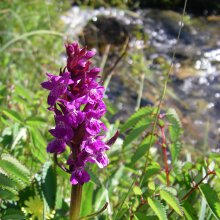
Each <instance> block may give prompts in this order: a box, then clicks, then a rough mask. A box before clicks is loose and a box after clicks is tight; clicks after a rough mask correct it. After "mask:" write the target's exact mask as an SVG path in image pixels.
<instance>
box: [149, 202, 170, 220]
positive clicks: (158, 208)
mask: <svg viewBox="0 0 220 220" xmlns="http://www.w3.org/2000/svg"><path fill="white" fill-rule="evenodd" d="M148 203H149V206H150V207H151V208H152V209H153V211H154V212H155V214H156V215H157V217H158V218H159V219H160V220H167V214H166V210H165V208H164V206H163V205H162V204H161V203H160V202H159V201H158V200H156V199H151V198H148Z"/></svg>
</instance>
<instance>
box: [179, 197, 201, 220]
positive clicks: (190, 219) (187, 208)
mask: <svg viewBox="0 0 220 220" xmlns="http://www.w3.org/2000/svg"><path fill="white" fill-rule="evenodd" d="M182 208H183V212H184V214H185V217H186V219H187V220H198V217H197V213H196V210H195V209H194V208H193V206H192V205H191V204H189V203H188V202H187V201H185V202H184V204H183V206H182Z"/></svg>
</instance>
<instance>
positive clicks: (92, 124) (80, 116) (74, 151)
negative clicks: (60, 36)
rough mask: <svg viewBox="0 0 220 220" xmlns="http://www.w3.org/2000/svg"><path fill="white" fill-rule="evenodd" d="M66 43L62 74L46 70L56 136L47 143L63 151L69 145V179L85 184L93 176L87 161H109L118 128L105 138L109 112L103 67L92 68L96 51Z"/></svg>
mask: <svg viewBox="0 0 220 220" xmlns="http://www.w3.org/2000/svg"><path fill="white" fill-rule="evenodd" d="M65 47H66V53H67V65H66V67H65V68H64V69H63V70H61V71H60V75H59V76H56V75H53V74H50V73H47V78H48V81H46V82H43V83H42V84H41V85H42V87H43V88H45V89H47V90H49V91H50V93H49V95H48V99H47V102H48V105H49V106H50V107H49V108H48V109H49V110H50V111H53V112H54V118H55V124H56V125H55V128H53V129H50V130H49V131H50V133H51V134H52V135H53V136H54V140H52V141H51V142H50V143H49V144H48V146H47V152H49V153H54V154H55V155H57V154H61V153H63V152H64V151H65V150H66V146H69V148H70V151H71V153H70V156H69V159H68V161H67V165H69V169H68V171H69V172H70V173H71V177H70V182H71V184H73V185H76V184H80V185H83V184H84V183H85V182H88V181H89V180H90V176H89V174H88V173H87V171H86V170H85V167H86V165H87V163H96V164H97V165H98V166H99V167H100V168H103V167H105V166H107V165H108V163H109V160H108V157H107V155H106V153H105V152H106V151H107V150H109V148H110V146H111V145H112V144H113V143H114V142H115V141H116V139H117V137H118V132H116V134H115V135H114V136H113V137H112V138H111V139H110V140H109V141H107V142H104V138H105V135H104V134H103V133H104V131H106V130H107V128H106V126H105V124H104V123H103V122H102V121H101V120H100V119H101V117H102V116H103V115H104V114H105V112H106V106H105V103H104V102H103V100H102V99H103V96H104V87H103V86H102V85H100V83H99V82H98V81H97V79H98V78H100V76H99V72H100V69H99V68H97V67H93V68H91V67H90V66H91V62H90V61H89V60H90V59H91V58H92V57H93V56H94V55H95V52H93V51H89V50H87V49H86V48H80V47H79V45H78V44H77V43H72V44H67V45H65ZM66 170H67V169H66Z"/></svg>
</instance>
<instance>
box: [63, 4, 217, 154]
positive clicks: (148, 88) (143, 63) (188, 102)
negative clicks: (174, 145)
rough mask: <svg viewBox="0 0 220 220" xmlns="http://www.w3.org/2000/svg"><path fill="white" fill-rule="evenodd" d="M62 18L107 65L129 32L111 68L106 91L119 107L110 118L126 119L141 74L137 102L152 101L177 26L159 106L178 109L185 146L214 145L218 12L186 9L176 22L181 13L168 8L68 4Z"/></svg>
mask: <svg viewBox="0 0 220 220" xmlns="http://www.w3.org/2000/svg"><path fill="white" fill-rule="evenodd" d="M61 19H62V20H63V22H64V23H65V26H66V31H67V33H68V34H69V36H71V38H74V39H80V40H81V42H82V43H86V44H87V45H89V47H92V48H96V50H97V53H98V54H99V57H98V58H97V62H98V63H101V62H102V61H103V57H104V55H105V54H108V61H107V63H106V67H108V66H111V63H114V61H115V60H117V57H118V54H119V53H120V51H121V50H122V45H123V44H124V42H125V40H126V36H128V35H130V43H129V50H128V53H127V56H126V57H125V58H124V60H123V61H122V62H120V64H119V65H118V66H117V69H115V70H114V74H113V76H112V78H111V81H110V84H109V87H108V91H107V96H108V98H109V99H110V101H111V102H112V103H113V104H114V105H115V106H116V108H117V110H118V111H117V113H116V115H115V116H114V117H113V118H112V120H114V119H116V118H117V119H118V118H119V119H120V120H125V119H126V118H127V117H128V116H129V115H130V114H132V112H134V109H135V106H136V105H137V103H136V102H137V98H138V92H137V91H138V90H139V87H140V81H141V79H143V77H144V89H143V94H142V98H141V102H140V105H141V106H145V105H149V104H154V103H156V102H157V100H158V98H159V96H160V92H161V88H162V85H163V79H164V73H165V72H167V70H168V66H169V64H170V62H171V60H172V53H173V47H174V45H175V44H176V41H177V35H178V31H179V28H180V26H182V32H181V37H180V39H179V42H178V44H177V46H176V56H175V60H174V67H173V69H172V71H171V80H170V82H169V84H168V90H167V94H166V98H165V100H164V106H169V107H174V108H176V110H177V111H178V113H179V115H180V117H181V119H182V122H183V126H184V128H185V135H184V137H185V143H186V146H187V147H195V148H196V149H198V150H201V151H206V150H208V149H212V150H217V151H218V150H219V148H220V117H219V110H220V37H219V36H220V28H219V27H220V17H217V16H210V17H193V16H189V15H188V16H185V17H184V22H183V23H181V15H180V14H178V13H176V12H172V11H162V10H151V9H147V10H140V11H138V12H135V13H134V12H130V11H123V10H119V9H104V8H100V9H97V10H94V9H84V10H83V9H80V8H78V7H73V8H72V9H71V10H70V11H68V12H67V13H66V14H65V15H63V16H62V17H61ZM109 45H110V47H109ZM106 48H108V49H109V50H108V53H106ZM106 69H107V68H106Z"/></svg>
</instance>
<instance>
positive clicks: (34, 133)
mask: <svg viewBox="0 0 220 220" xmlns="http://www.w3.org/2000/svg"><path fill="white" fill-rule="evenodd" d="M29 131H30V134H31V137H32V141H33V144H34V146H32V147H31V151H32V153H33V156H34V157H35V158H36V159H38V160H39V161H40V162H41V163H44V162H45V161H46V160H47V157H48V155H47V153H46V146H47V144H46V142H45V140H44V138H43V137H42V135H41V133H40V131H39V130H37V129H36V128H35V129H34V128H32V127H30V128H29Z"/></svg>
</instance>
